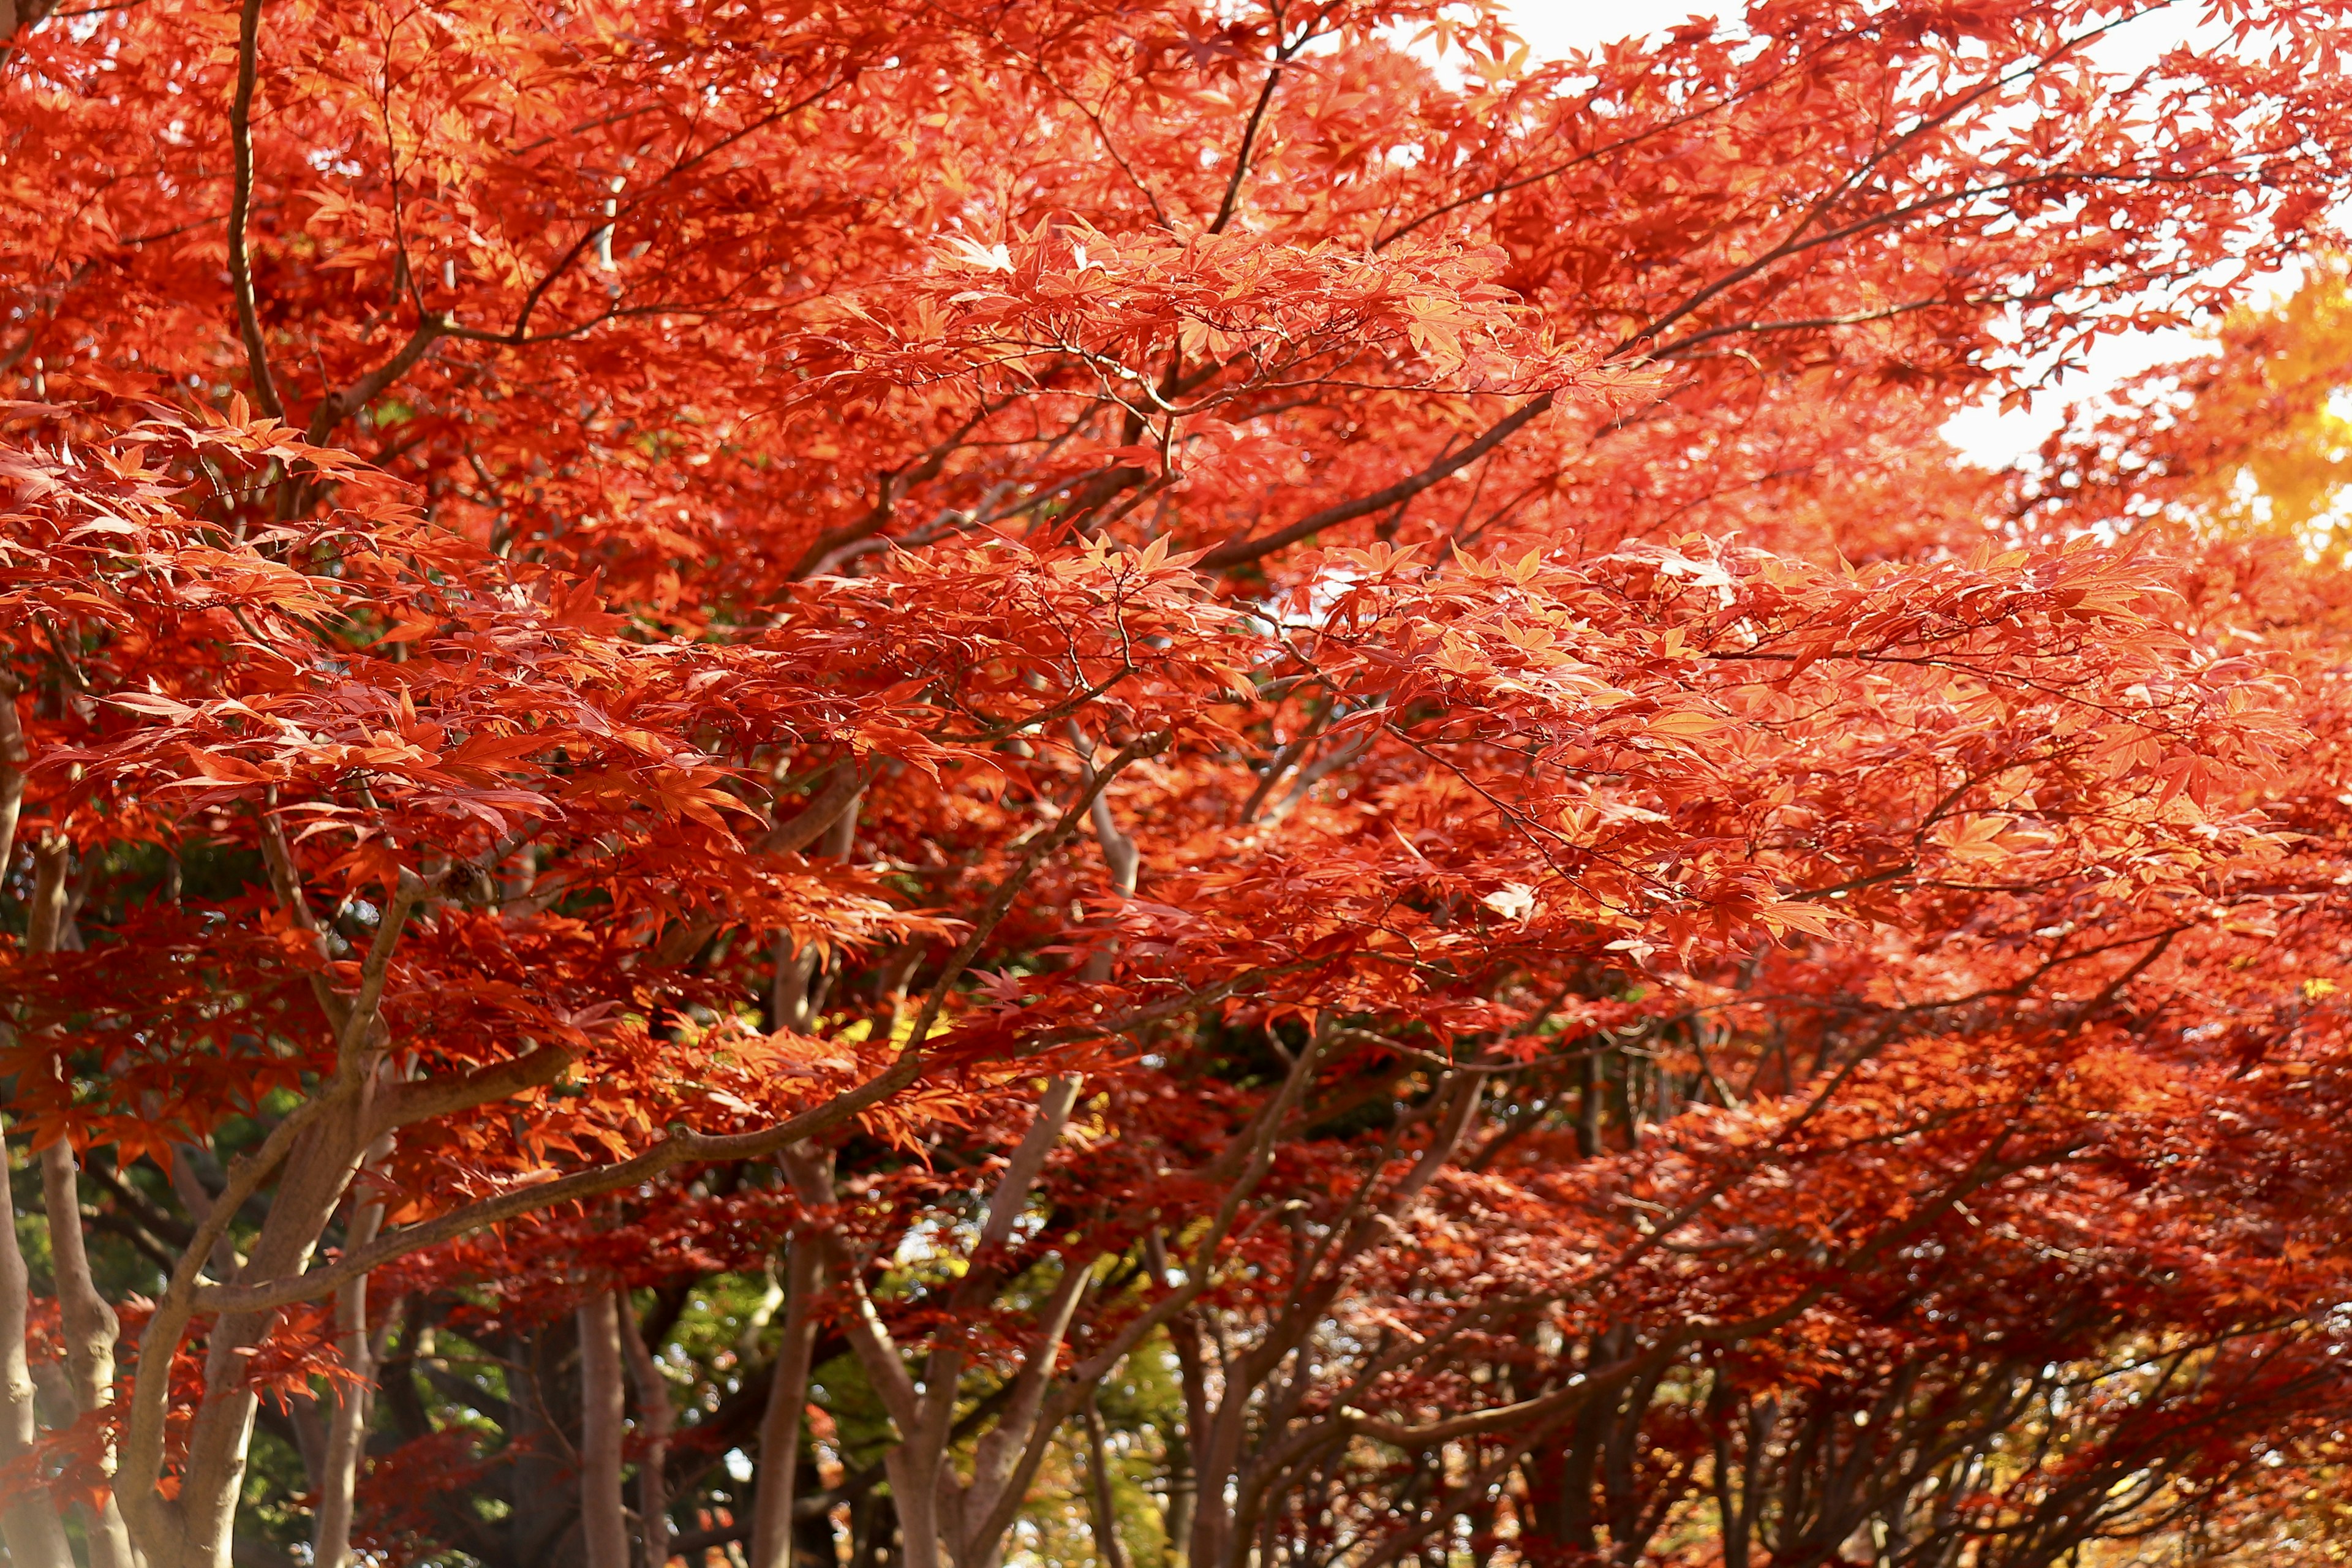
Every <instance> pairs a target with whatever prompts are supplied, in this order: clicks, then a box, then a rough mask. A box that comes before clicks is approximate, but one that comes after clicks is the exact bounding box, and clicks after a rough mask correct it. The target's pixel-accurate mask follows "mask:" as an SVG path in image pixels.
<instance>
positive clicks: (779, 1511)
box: [751, 1237, 824, 1568]
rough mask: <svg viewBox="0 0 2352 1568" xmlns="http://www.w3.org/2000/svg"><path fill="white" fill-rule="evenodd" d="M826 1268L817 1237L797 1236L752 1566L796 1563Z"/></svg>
mask: <svg viewBox="0 0 2352 1568" xmlns="http://www.w3.org/2000/svg"><path fill="white" fill-rule="evenodd" d="M823 1285H824V1272H823V1268H822V1266H821V1264H820V1262H819V1260H818V1257H817V1244H816V1240H815V1238H814V1237H794V1238H793V1242H792V1246H791V1251H790V1254H789V1255H788V1256H787V1258H785V1260H784V1335H783V1340H782V1342H781V1343H779V1344H778V1345H777V1346H776V1367H775V1373H774V1374H773V1377H772V1381H771V1382H770V1384H769V1387H768V1408H767V1411H766V1412H765V1414H763V1415H761V1418H760V1489H759V1492H758V1494H757V1496H756V1497H755V1498H754V1500H753V1502H752V1515H751V1568H792V1563H793V1502H794V1500H795V1499H794V1496H793V1493H794V1491H795V1490H796V1489H797V1486H798V1483H799V1480H800V1453H801V1412H802V1408H803V1406H804V1405H807V1403H808V1382H809V1357H810V1355H811V1353H812V1352H814V1349H815V1345H816V1318H815V1315H814V1311H813V1309H814V1305H815V1297H816V1293H817V1291H818V1290H819V1289H822V1288H823Z"/></svg>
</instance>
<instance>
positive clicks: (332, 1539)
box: [310, 1203, 383, 1568]
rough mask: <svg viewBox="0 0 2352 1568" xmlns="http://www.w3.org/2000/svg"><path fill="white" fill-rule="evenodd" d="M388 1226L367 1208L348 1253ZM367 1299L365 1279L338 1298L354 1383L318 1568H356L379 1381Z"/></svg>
mask: <svg viewBox="0 0 2352 1568" xmlns="http://www.w3.org/2000/svg"><path fill="white" fill-rule="evenodd" d="M382 1226H383V1205H382V1204H380V1203H363V1204H361V1205H359V1208H358V1212H357V1213H356V1214H354V1215H352V1221H351V1224H350V1226H349V1227H348V1235H347V1236H346V1237H345V1238H344V1242H343V1249H344V1251H346V1252H350V1251H352V1250H354V1249H356V1248H358V1247H365V1246H366V1245H367V1244H368V1243H369V1242H371V1241H373V1240H374V1239H375V1235H376V1231H377V1230H378V1229H379V1228H381V1227H382ZM367 1293H368V1282H367V1276H365V1275H362V1276H360V1278H359V1279H355V1280H353V1281H352V1283H351V1284H349V1285H347V1286H345V1287H344V1288H343V1289H341V1290H339V1291H337V1292H336V1293H335V1334H336V1338H337V1340H338V1341H339V1342H340V1343H341V1350H342V1356H343V1365H344V1368H345V1369H346V1370H347V1371H348V1372H349V1373H350V1374H351V1377H350V1381H348V1382H345V1383H341V1384H337V1385H336V1387H335V1398H334V1403H333V1404H332V1405H331V1406H330V1408H329V1411H328V1416H327V1441H326V1454H325V1457H324V1458H323V1460H322V1461H321V1463H320V1470H321V1472H322V1473H321V1474H320V1477H319V1479H318V1489H319V1513H318V1518H317V1520H316V1521H314V1523H313V1525H312V1529H311V1538H310V1540H311V1544H310V1561H311V1563H312V1565H313V1568H350V1565H351V1563H352V1499H353V1496H354V1494H355V1493H356V1492H357V1491H358V1489H359V1479H360V1461H361V1459H362V1458H364V1456H365V1453H366V1447H367V1422H368V1406H369V1404H370V1402H371V1396H370V1388H369V1382H370V1380H371V1379H372V1378H373V1377H374V1375H375V1356H374V1352H373V1342H372V1341H371V1339H370V1337H369V1334H368V1306H367Z"/></svg>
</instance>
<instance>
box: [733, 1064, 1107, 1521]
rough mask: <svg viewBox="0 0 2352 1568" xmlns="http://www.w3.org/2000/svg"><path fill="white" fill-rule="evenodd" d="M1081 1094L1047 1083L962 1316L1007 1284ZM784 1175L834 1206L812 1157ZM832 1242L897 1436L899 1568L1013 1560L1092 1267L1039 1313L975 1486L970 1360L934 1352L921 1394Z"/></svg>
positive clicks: (960, 1300) (1075, 1264)
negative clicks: (1048, 1406) (1018, 1512)
mask: <svg viewBox="0 0 2352 1568" xmlns="http://www.w3.org/2000/svg"><path fill="white" fill-rule="evenodd" d="M1077 1093H1078V1082H1077V1080H1076V1079H1073V1078H1056V1079H1050V1080H1049V1081H1048V1082H1047V1083H1046V1085H1045V1092H1044V1094H1043V1096H1042V1097H1041V1099H1040V1101H1039V1104H1038V1107H1037V1114H1036V1116H1035V1117H1034V1119H1033V1120H1032V1121H1031V1122H1030V1125H1029V1130H1028V1131H1027V1132H1026V1133H1025V1134H1024V1135H1023V1137H1022V1140H1021V1142H1020V1144H1019V1146H1018V1147H1016V1148H1015V1149H1014V1150H1013V1155H1012V1158H1011V1159H1010V1160H1009V1161H1008V1162H1007V1164H1006V1169H1005V1172H1004V1174H1003V1178H1002V1179H1000V1180H999V1181H998V1183H997V1184H996V1187H995V1190H994V1191H993V1192H992V1193H991V1194H989V1199H988V1206H987V1209H986V1212H985V1214H984V1215H983V1217H982V1221H981V1227H980V1237H979V1241H978V1243H977V1245H976V1246H975V1247H974V1248H973V1253H972V1268H971V1270H970V1271H969V1272H968V1273H966V1274H965V1276H964V1277H963V1279H962V1280H961V1282H960V1284H959V1286H958V1288H957V1290H956V1291H955V1293H954V1294H952V1295H951V1296H950V1299H949V1301H948V1310H949V1311H950V1313H951V1314H952V1313H956V1312H959V1311H962V1312H970V1311H975V1310H979V1309H980V1307H981V1306H982V1305H984V1302H983V1301H982V1299H981V1298H982V1294H983V1293H987V1294H992V1293H993V1292H994V1290H995V1289H997V1287H998V1286H1000V1285H1002V1284H1003V1280H1002V1279H999V1278H998V1277H997V1276H996V1274H995V1272H994V1262H993V1259H992V1257H991V1255H992V1254H993V1253H994V1252H996V1251H997V1250H998V1249H1000V1248H1002V1247H1003V1246H1004V1245H1005V1244H1006V1243H1008V1242H1009V1241H1010V1240H1011V1239H1012V1237H1013V1227H1014V1226H1015V1224H1016V1223H1017V1222H1018V1220H1019V1218H1020V1216H1021V1215H1022V1213H1023V1212H1024V1209H1025V1208H1026V1207H1027V1205H1028V1202H1029V1196H1030V1194H1031V1193H1032V1192H1033V1191H1034V1189H1035V1186H1036V1183H1037V1179H1038V1177H1039V1175H1040V1174H1042V1173H1043V1172H1044V1170H1045V1162H1046V1159H1047V1157H1048V1156H1049V1155H1051V1153H1052V1152H1053V1150H1054V1146H1055V1144H1056V1143H1057V1142H1060V1140H1061V1136H1062V1130H1063V1127H1064V1126H1065V1124H1066V1122H1067V1121H1068V1120H1069V1115H1070V1111H1071V1109H1072V1108H1073V1107H1074V1106H1075V1105H1076V1102H1077ZM784 1169H785V1173H786V1174H787V1175H788V1176H789V1177H790V1179H791V1181H792V1184H793V1188H794V1190H795V1191H796V1192H797V1193H798V1194H799V1195H800V1198H801V1201H802V1202H803V1204H806V1205H812V1206H824V1205H831V1204H832V1203H833V1202H834V1201H835V1193H834V1187H833V1180H832V1176H831V1173H830V1172H829V1171H828V1170H827V1168H826V1167H825V1165H824V1163H821V1162H819V1161H818V1160H816V1159H814V1158H812V1157H811V1156H810V1155H809V1154H808V1153H806V1152H803V1151H798V1150H787V1151H786V1152H785V1156H784ZM824 1242H825V1246H826V1247H827V1250H828V1253H829V1254H830V1255H831V1258H830V1261H831V1263H832V1265H833V1267H834V1269H835V1274H836V1276H837V1277H838V1278H839V1279H840V1281H841V1283H842V1285H843V1286H844V1287H845V1289H847V1290H848V1291H849V1294H850V1298H851V1305H852V1314H851V1317H850V1320H849V1321H848V1322H847V1323H846V1324H845V1328H846V1329H847V1331H848V1337H849V1343H850V1348H851V1350H852V1352H855V1353H856V1356H857V1360H858V1364H859V1365H860V1366H861V1367H862V1368H864V1370H865V1372H866V1379H867V1381H868V1382H869V1383H871V1384H873V1386H874V1389H875V1392H876V1394H877V1396H878V1397H879V1398H880V1400H881V1403H882V1407H883V1409H884V1410H885V1412H887V1414H888V1415H889V1417H890V1424H891V1426H892V1427H893V1428H895V1430H896V1433H897V1437H898V1441H897V1443H896V1444H895V1445H894V1446H893V1447H891V1448H889V1449H888V1450H887V1452H886V1453H885V1454H884V1455H883V1457H882V1464H883V1468H884V1471H885V1473H886V1474H887V1475H888V1477H889V1478H890V1496H891V1499H892V1500H893V1502H894V1504H895V1505H896V1507H897V1509H898V1523H899V1531H900V1535H901V1538H902V1539H901V1542H900V1548H899V1550H900V1554H901V1555H900V1560H899V1568H942V1564H952V1565H953V1568H996V1564H997V1563H998V1562H999V1561H1000V1559H1001V1558H1002V1555H1003V1531H1002V1530H1000V1529H998V1528H996V1527H995V1523H994V1521H995V1518H996V1516H997V1514H998V1512H999V1505H1000V1504H1001V1503H1002V1502H1003V1500H1004V1498H1005V1495H1006V1492H1007V1490H1008V1489H1009V1488H1012V1487H1014V1486H1016V1485H1018V1484H1019V1483H1020V1482H1022V1481H1023V1480H1024V1479H1026V1476H1027V1475H1028V1473H1029V1472H1030V1471H1031V1470H1033V1469H1034V1463H1032V1462H1031V1461H1033V1460H1034V1455H1035V1452H1036V1451H1037V1445H1036V1444H1034V1442H1033V1439H1034V1437H1035V1436H1036V1435H1037V1428H1038V1423H1039V1416H1040V1414H1041V1410H1042V1406H1043V1404H1044V1400H1045V1392H1046V1387H1047V1384H1049V1383H1050V1382H1051V1381H1052V1378H1053V1374H1054V1364H1055V1359H1056V1358H1057V1356H1058V1355H1059V1354H1060V1351H1061V1346H1062V1342H1063V1339H1064V1337H1065V1336H1066V1334H1067V1332H1068V1331H1069V1325H1070V1321H1071V1318H1072V1316H1073V1315H1074V1314H1075V1312H1076V1308H1077V1303H1078V1300H1079V1298H1080V1297H1081V1295H1082V1294H1083V1293H1084V1289H1085V1286H1086V1284H1087V1278H1088V1273H1087V1259H1084V1258H1065V1259H1064V1260H1063V1273H1062V1279H1061V1280H1060V1282H1059V1283H1058V1284H1057V1285H1056V1286H1055V1290H1054V1293H1053V1295H1052V1296H1051V1297H1050V1298H1049V1299H1048V1300H1047V1301H1046V1302H1045V1304H1044V1305H1043V1306H1042V1307H1041V1308H1040V1309H1039V1310H1038V1313H1037V1317H1038V1320H1039V1322H1038V1331H1037V1333H1036V1335H1035V1337H1034V1341H1033V1342H1032V1343H1031V1345H1030V1346H1029V1347H1028V1348H1027V1350H1026V1352H1025V1353H1024V1359H1023V1362H1022V1364H1021V1368H1020V1371H1019V1372H1017V1373H1015V1374H1014V1378H1013V1390H1012V1397H1011V1398H1010V1399H1009V1400H1008V1401H1007V1402H1006V1404H1005V1405H1004V1407H1003V1410H1002V1411H1001V1412H1000V1413H999V1414H998V1415H997V1418H996V1422H995V1424H994V1426H992V1427H991V1428H990V1430H989V1431H988V1432H986V1433H985V1434H984V1435H982V1437H981V1438H980V1439H979V1441H978V1442H977V1443H976V1444H974V1446H973V1455H972V1476H971V1480H970V1481H969V1482H966V1481H964V1480H963V1479H961V1478H960V1477H959V1476H958V1475H957V1474H956V1472H955V1469H954V1468H953V1467H952V1466H951V1465H950V1463H949V1462H948V1450H949V1448H950V1445H951V1443H952V1441H953V1436H954V1428H955V1418H956V1410H957V1405H958V1394H959V1391H960V1388H961V1383H962V1375H963V1370H964V1359H963V1356H962V1354H961V1352H958V1351H955V1350H952V1349H949V1348H946V1347H940V1348H936V1349H934V1350H932V1351H931V1352H929V1354H928V1355H927V1356H926V1357H925V1358H924V1362H923V1375H922V1384H921V1386H920V1388H918V1387H917V1385H916V1383H915V1379H914V1377H913V1376H912V1375H911V1374H910V1373H908V1369H907V1363H906V1360H905V1355H904V1352H902V1351H901V1350H900V1348H899V1347H898V1343H897V1342H895V1341H894V1340H893V1339H892V1338H891V1336H890V1331H889V1330H888V1329H887V1327H885V1326H884V1324H883V1322H882V1317H881V1313H880V1312H879V1311H878V1310H877V1309H876V1307H875V1304H874V1302H873V1300H871V1299H870V1298H869V1297H868V1296H867V1295H866V1289H865V1285H864V1281H863V1279H861V1278H860V1277H859V1274H858V1270H857V1267H856V1259H855V1258H852V1257H851V1256H850V1254H849V1251H848V1248H847V1247H845V1245H844V1244H843V1243H842V1241H841V1238H840V1237H839V1236H838V1235H828V1236H827V1237H825V1238H824ZM761 1568H767V1565H761Z"/></svg>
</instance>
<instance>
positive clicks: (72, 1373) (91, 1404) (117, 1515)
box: [8, 708, 135, 1568]
mask: <svg viewBox="0 0 2352 1568" xmlns="http://www.w3.org/2000/svg"><path fill="white" fill-rule="evenodd" d="M10 711H11V715H12V716H13V713H14V710H13V708H12V709H11V710H10ZM72 865H73V847H72V846H71V845H70V844H68V842H67V841H66V840H65V839H62V838H58V837H44V838H43V839H42V840H41V842H40V844H39V845H38V846H37V847H35V849H34V851H33V897H32V902H31V904H30V905H29V906H28V907H27V908H26V928H27V929H26V942H25V946H26V951H27V952H31V953H35V954H47V953H53V952H57V951H58V947H59V946H60V944H61V942H62V940H63V938H64V935H65V929H66V921H67V919H68V894H67V891H66V877H67V873H68V871H69V870H70V869H71V868H72ZM58 1070H59V1071H60V1072H62V1071H63V1070H64V1069H63V1068H62V1065H60V1067H59V1068H58ZM38 1158H39V1161H40V1167H41V1197H42V1207H43V1209H44V1210H45V1211H46V1213H47V1219H48V1227H49V1268H50V1271H51V1273H52V1274H53V1275H54V1276H55V1277H56V1281H57V1291H58V1316H59V1318H60V1320H61V1326H62V1327H63V1329H64V1330H65V1340H66V1365H67V1370H68V1393H69V1394H70V1395H71V1403H72V1414H73V1415H76V1416H79V1415H88V1414H89V1413H90V1412H92V1411H94V1410H97V1409H99V1408H100V1407H102V1406H104V1405H111V1404H112V1403H113V1402H114V1341H115V1337H116V1336H117V1335H118V1334H119V1333H120V1332H121V1324H120V1323H119V1322H117V1321H116V1320H115V1316H114V1309H113V1308H111V1307H110V1306H108V1305H107V1304H106V1299H105V1298H104V1297H102V1296H100V1294H99V1293H98V1284H97V1281H96V1280H95V1279H92V1278H91V1276H90V1271H89V1249H88V1248H87V1247H85V1246H84V1245H83V1241H82V1234H81V1189H80V1185H79V1170H78V1169H77V1167H76V1166H75V1164H74V1155H73V1146H72V1145H71V1144H69V1143H68V1142H66V1141H65V1140H64V1139H63V1138H59V1139H57V1140H55V1141H54V1142H50V1143H49V1144H48V1145H47V1147H45V1148H43V1149H42V1150H41V1152H40V1154H39V1156H38ZM11 1223H12V1224H13V1218H12V1222H11ZM8 1243H9V1246H10V1247H11V1249H12V1250H13V1249H14V1248H15V1246H16V1237H15V1236H14V1235H11V1236H10V1237H9V1238H8ZM17 1267H18V1268H20V1269H21V1268H22V1267H23V1258H22V1257H21V1256H19V1258H18V1259H17ZM14 1338H15V1342H16V1350H17V1352H18V1353H19V1354H21V1353H23V1348H24V1332H23V1325H22V1323H21V1322H20V1323H19V1324H18V1327H17V1331H16V1335H15V1336H14ZM100 1466H101V1468H103V1469H104V1470H105V1471H106V1473H107V1474H108V1475H109V1476H111V1475H112V1474H113V1471H114V1454H113V1450H112V1448H111V1447H109V1448H108V1449H107V1450H106V1451H105V1452H104V1453H103V1454H102V1455H101V1456H100ZM54 1511H55V1510H51V1512H52V1514H53V1515H54ZM84 1514H85V1522H86V1525H87V1531H86V1533H87V1536H88V1539H89V1557H90V1565H91V1568H135V1560H134V1559H133V1557H132V1555H131V1537H130V1535H129V1533H128V1532H127V1531H125V1530H124V1529H123V1526H122V1510H121V1508H120V1507H119V1506H117V1504H116V1502H115V1500H114V1494H113V1493H112V1492H111V1491H109V1492H108V1493H107V1494H106V1498H105V1500H103V1501H102V1502H101V1503H100V1505H99V1506H98V1507H97V1508H95V1509H85V1510H84ZM10 1554H11V1555H12V1556H13V1555H14V1554H15V1553H14V1552H13V1551H12V1552H11V1553H10Z"/></svg>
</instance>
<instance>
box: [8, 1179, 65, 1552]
mask: <svg viewBox="0 0 2352 1568" xmlns="http://www.w3.org/2000/svg"><path fill="white" fill-rule="evenodd" d="M6 1173H7V1152H6V1148H5V1141H0V1179H5V1176H6ZM31 1303H32V1282H31V1279H30V1277H29V1276H28V1275H27V1273H26V1268H25V1254H24V1252H23V1251H22V1249H20V1248H19V1247H17V1245H16V1205H15V1204H14V1203H13V1202H12V1203H11V1204H10V1205H9V1207H8V1215H7V1224H6V1225H5V1226H0V1465H5V1464H9V1463H12V1462H14V1461H15V1460H16V1459H18V1458H22V1457H23V1456H24V1455H25V1454H26V1452H27V1451H29V1450H30V1449H31V1447H33V1445H34V1443H35V1442H37V1440H38V1439H39V1437H40V1421H39V1417H38V1416H37V1415H36V1414H35V1411H34V1408H33V1371H32V1367H31V1365H30V1363H28V1362H27V1361H26V1355H25V1320H26V1316H27V1315H28V1314H29V1311H30V1309H31ZM0 1541H5V1542H6V1543H7V1547H8V1561H9V1563H12V1564H13V1565H14V1568H74V1561H73V1554H72V1552H69V1551H68V1550H67V1547H66V1529H65V1525H64V1523H63V1522H62V1521H59V1520H58V1510H57V1509H56V1508H55V1507H54V1506H52V1505H51V1504H50V1502H49V1500H48V1499H47V1497H45V1496H42V1495H40V1494H39V1493H36V1492H21V1493H19V1494H18V1495H17V1496H16V1497H12V1498H7V1499H5V1500H0Z"/></svg>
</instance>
